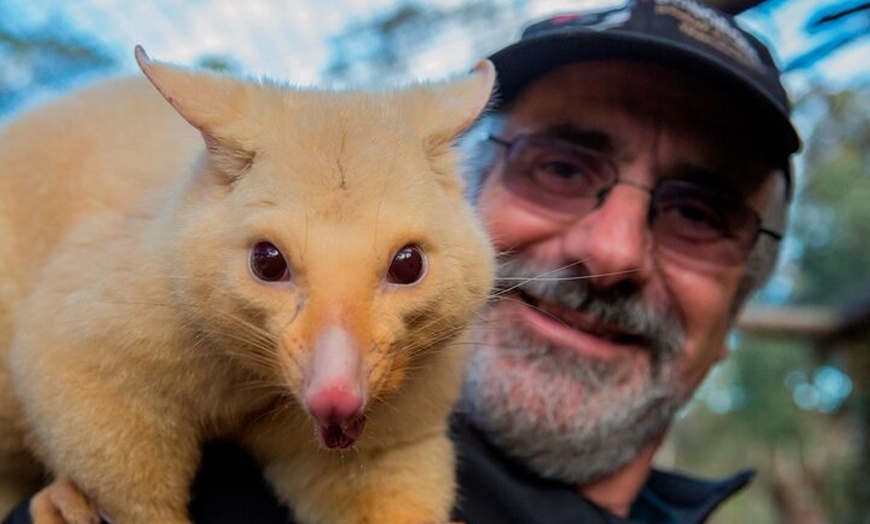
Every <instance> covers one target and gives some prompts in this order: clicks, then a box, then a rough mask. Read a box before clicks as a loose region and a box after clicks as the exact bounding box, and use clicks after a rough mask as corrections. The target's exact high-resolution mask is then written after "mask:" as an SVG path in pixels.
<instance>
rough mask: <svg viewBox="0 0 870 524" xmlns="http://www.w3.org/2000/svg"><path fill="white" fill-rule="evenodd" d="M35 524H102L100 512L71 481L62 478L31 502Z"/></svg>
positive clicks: (31, 511) (31, 513) (43, 490)
mask: <svg viewBox="0 0 870 524" xmlns="http://www.w3.org/2000/svg"><path fill="white" fill-rule="evenodd" d="M30 518H31V520H32V521H33V524H100V523H101V522H102V521H103V520H102V518H100V514H99V512H98V511H97V510H96V508H94V505H93V504H91V501H90V500H88V498H87V497H85V495H84V494H83V493H82V492H81V491H79V489H78V488H77V487H76V486H75V484H73V483H72V481H70V480H69V479H67V478H65V477H60V478H57V479H55V480H54V481H53V482H52V483H51V484H49V485H48V486H46V487H45V488H43V489H42V490H41V491H40V492H39V493H37V494H36V495H35V496H34V497H33V499H31V501H30Z"/></svg>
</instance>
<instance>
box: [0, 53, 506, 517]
mask: <svg viewBox="0 0 870 524" xmlns="http://www.w3.org/2000/svg"><path fill="white" fill-rule="evenodd" d="M136 56H137V61H138V62H139V65H140V68H141V69H142V70H143V72H144V73H145V76H147V78H148V80H150V84H153V86H152V85H150V84H149V82H148V81H146V80H145V79H129V80H120V81H115V82H110V83H105V84H102V85H98V86H96V87H92V88H90V89H87V90H85V91H83V92H81V93H79V94H76V95H73V96H72V97H70V98H67V99H65V100H60V101H58V102H57V103H54V104H53V105H49V106H47V107H44V108H41V109H37V110H35V111H31V112H30V113H29V114H27V115H26V116H24V117H23V118H21V119H19V120H17V121H15V122H13V123H12V124H10V125H8V126H7V127H6V128H5V129H4V130H3V131H2V134H0V351H2V357H3V358H2V368H0V387H2V389H0V432H2V436H0V446H2V449H0V463H2V464H4V466H3V468H5V471H3V472H2V473H3V475H5V479H4V481H3V482H4V484H3V485H5V486H7V487H9V486H12V487H15V486H22V485H24V479H23V478H22V475H23V473H22V471H24V470H25V469H26V465H22V464H24V463H25V462H26V460H27V454H28V452H27V451H26V450H25V443H27V445H28V447H27V450H29V452H32V453H33V454H34V455H35V456H37V457H38V458H39V460H40V462H41V463H42V464H44V466H45V468H46V469H47V470H48V471H49V472H50V473H51V474H52V475H53V476H54V478H58V479H64V480H66V479H68V480H69V481H71V483H72V485H75V486H77V487H78V488H79V489H80V490H81V492H82V493H84V494H86V495H87V496H88V497H89V498H90V500H91V501H93V502H94V504H95V505H96V506H97V507H98V508H100V511H102V512H103V513H104V515H106V516H107V517H108V518H110V519H111V520H113V521H114V522H116V523H119V524H126V523H148V524H153V523H158V522H159V523H163V524H171V523H182V522H189V520H188V517H187V509H186V508H187V503H188V490H189V484H190V482H191V480H192V477H193V475H194V473H195V471H196V469H197V466H198V460H199V453H200V444H201V442H202V441H203V440H204V439H208V438H212V437H219V436H220V437H224V436H228V437H232V438H236V439H238V440H239V441H240V442H242V443H243V444H244V445H245V446H246V447H247V448H248V449H250V450H251V452H252V453H253V454H254V455H255V457H256V458H257V459H258V461H259V462H260V463H261V464H262V466H263V468H264V471H265V474H266V476H267V478H268V479H269V481H270V482H271V483H272V485H273V486H274V489H275V491H276V493H277V494H278V495H279V496H280V497H281V498H282V499H284V500H286V501H287V502H288V503H289V504H290V506H291V507H292V508H293V509H294V512H295V515H296V519H297V520H298V521H299V522H300V523H306V524H314V523H328V524H345V523H347V524H349V523H378V524H394V523H418V522H423V521H443V520H446V519H447V518H448V515H449V510H450V507H451V504H452V502H453V491H454V478H453V476H454V473H453V468H454V466H453V452H452V447H451V444H450V442H449V440H448V438H447V436H446V417H447V415H448V413H449V410H450V408H451V405H452V403H453V401H454V400H455V397H456V395H457V393H458V389H459V383H460V376H461V369H462V366H463V364H464V360H463V353H464V350H463V346H464V345H465V342H464V336H465V335H464V332H465V328H466V327H467V324H468V323H469V322H470V320H471V319H472V318H473V316H474V315H475V314H476V312H477V310H478V308H479V307H480V306H482V304H483V302H484V301H485V299H486V297H487V295H488V292H489V289H490V286H491V280H492V264H493V263H492V253H491V248H490V247H489V244H488V242H487V240H486V238H485V236H484V233H483V232H482V229H481V228H480V226H479V225H478V224H477V223H476V221H475V219H474V216H473V211H472V210H471V208H470V207H469V206H468V205H467V204H466V203H465V202H464V200H463V187H462V182H461V180H460V178H459V177H458V175H457V174H456V163H457V153H456V151H455V150H454V146H453V142H454V139H455V138H456V137H457V135H459V134H460V133H461V132H462V131H463V130H464V129H466V128H467V127H468V126H469V125H470V124H471V123H472V122H473V121H474V120H475V119H476V118H477V116H478V115H479V113H480V112H481V111H482V110H483V109H484V107H485V106H486V104H487V101H488V99H489V95H490V92H491V90H492V86H493V81H494V71H493V68H492V65H491V64H490V63H489V62H486V61H484V62H482V63H481V65H479V66H478V67H477V68H476V69H475V71H474V72H473V73H472V74H470V75H468V76H467V77H463V78H461V79H456V80H453V81H450V82H443V83H437V84H419V85H415V86H409V87H408V88H403V89H399V90H394V91H389V90H384V91H378V92H364V91H345V92H330V91H319V90H303V89H293V88H290V87H287V86H282V85H279V84H277V83H273V82H269V81H263V82H252V81H241V80H238V79H234V78H230V77H226V76H219V75H215V74H209V73H205V72H193V71H188V70H186V69H183V68H180V67H177V66H173V65H169V64H164V63H160V62H155V61H151V60H150V59H149V58H148V57H147V56H146V55H145V53H144V51H142V50H141V48H137V53H136ZM154 87H156V89H154ZM161 95H162V97H161ZM167 101H168V103H167ZM179 115H180V116H179ZM16 399H17V400H16ZM330 448H332V449H330ZM22 495H23V494H22V493H13V494H12V495H11V496H10V498H11V499H14V498H15V497H19V496H22ZM7 502H8V501H7Z"/></svg>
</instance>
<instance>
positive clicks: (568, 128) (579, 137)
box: [543, 123, 615, 153]
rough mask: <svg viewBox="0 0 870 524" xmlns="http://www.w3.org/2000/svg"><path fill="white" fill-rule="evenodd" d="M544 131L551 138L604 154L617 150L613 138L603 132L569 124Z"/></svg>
mask: <svg viewBox="0 0 870 524" xmlns="http://www.w3.org/2000/svg"><path fill="white" fill-rule="evenodd" d="M543 131H544V132H545V133H546V134H548V135H550V136H555V137H558V138H561V139H563V140H567V141H569V142H574V143H576V144H579V145H581V146H584V147H588V148H589V149H594V150H595V151H600V152H602V153H612V152H613V151H614V149H615V146H614V143H613V138H612V137H611V136H610V135H608V134H607V133H605V132H603V131H596V130H594V129H585V128H582V127H578V126H577V125H575V124H569V123H559V124H553V125H549V126H547V127H545V128H544V130H543Z"/></svg>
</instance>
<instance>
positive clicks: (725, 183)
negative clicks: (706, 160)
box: [666, 163, 740, 198]
mask: <svg viewBox="0 0 870 524" xmlns="http://www.w3.org/2000/svg"><path fill="white" fill-rule="evenodd" d="M666 178H677V179H680V180H685V181H686V182H692V183H693V184H696V185H699V186H703V187H705V188H707V189H710V190H713V191H717V192H721V193H724V194H725V195H727V196H729V197H731V198H740V191H739V190H738V187H737V185H736V184H735V183H734V174H729V171H728V170H726V169H719V168H716V167H710V166H700V165H696V164H687V163H681V164H678V165H676V166H674V167H673V168H672V169H670V170H668V173H667V175H666Z"/></svg>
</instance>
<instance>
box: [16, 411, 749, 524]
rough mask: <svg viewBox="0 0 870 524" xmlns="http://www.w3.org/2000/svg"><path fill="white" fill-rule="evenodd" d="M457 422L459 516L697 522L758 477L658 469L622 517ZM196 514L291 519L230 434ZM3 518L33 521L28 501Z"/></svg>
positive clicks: (211, 519) (528, 523)
mask: <svg viewBox="0 0 870 524" xmlns="http://www.w3.org/2000/svg"><path fill="white" fill-rule="evenodd" d="M451 429H452V433H453V439H454V442H455V443H456V447H457V452H458V455H459V457H458V458H459V466H458V475H459V500H458V502H457V506H456V509H455V510H454V516H453V518H454V520H457V521H462V522H466V523H467V524H561V523H565V524H568V523H571V524H580V523H583V524H596V523H638V524H641V523H643V524H649V523H656V524H696V523H700V522H704V520H705V519H706V517H707V516H708V515H709V514H710V513H711V512H712V511H713V510H714V509H715V508H716V507H717V506H719V504H721V503H722V502H723V501H724V500H725V499H727V498H728V497H730V496H731V495H733V494H734V493H735V492H737V491H738V490H739V489H741V488H742V487H743V486H745V485H746V484H747V482H749V480H750V478H751V477H752V473H751V472H748V471H746V472H742V473H739V474H738V475H735V476H733V477H731V478H728V479H725V480H722V481H718V482H708V481H702V480H698V479H692V478H689V477H685V476H681V475H676V474H673V473H664V472H660V471H654V472H653V473H652V475H651V476H650V478H649V479H648V480H647V483H646V485H645V487H644V488H643V491H642V493H641V495H640V497H638V500H637V501H636V502H635V504H634V506H633V507H632V514H631V517H630V518H629V519H621V518H618V517H616V516H614V515H612V514H610V513H608V512H607V511H606V510H604V509H602V508H600V507H598V506H596V505H595V504H593V503H591V502H589V501H588V500H586V499H584V498H583V497H581V496H580V495H579V494H578V493H577V492H576V490H575V489H574V488H573V487H572V486H570V485H566V484H562V483H558V482H552V481H547V480H543V479H540V478H538V477H537V476H535V475H534V474H532V473H530V472H529V471H527V470H525V469H524V468H523V467H522V466H520V465H518V464H516V463H514V462H513V461H511V460H510V459H508V458H507V457H506V456H505V455H504V454H502V453H501V451H500V450H499V449H497V448H496V447H495V446H493V445H491V444H490V443H489V442H488V441H487V440H486V439H485V438H484V437H483V435H482V434H481V433H480V432H479V431H477V430H476V429H475V428H474V427H473V426H472V425H471V424H469V423H468V422H467V420H466V419H465V418H464V417H461V416H456V417H454V420H453V424H452V428H451ZM190 514H191V517H192V518H193V520H194V522H196V523H197V524H239V523H245V524H247V523H256V524H288V523H292V518H291V515H290V513H289V512H288V511H287V509H286V508H285V507H283V506H282V505H281V504H280V503H279V502H278V500H277V499H276V498H275V496H274V495H273V494H272V491H271V489H270V488H269V486H268V485H267V484H266V481H265V480H264V479H263V477H262V475H261V474H260V471H259V469H258V468H257V465H256V464H255V463H254V461H253V459H252V458H251V457H250V456H248V455H247V454H246V453H245V452H243V451H242V450H240V449H239V448H238V447H236V446H235V445H233V444H230V443H227V442H212V443H209V444H207V445H206V447H205V450H204V455H203V465H202V468H201V469H200V472H199V474H198V475H197V478H196V481H195V483H194V486H193V500H192V502H191V505H190ZM4 524H31V523H30V519H29V517H28V516H27V507H26V504H22V505H20V506H19V507H18V508H16V510H15V511H14V512H13V513H12V514H11V515H10V516H9V517H8V518H7V519H6V520H5V521H4Z"/></svg>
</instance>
